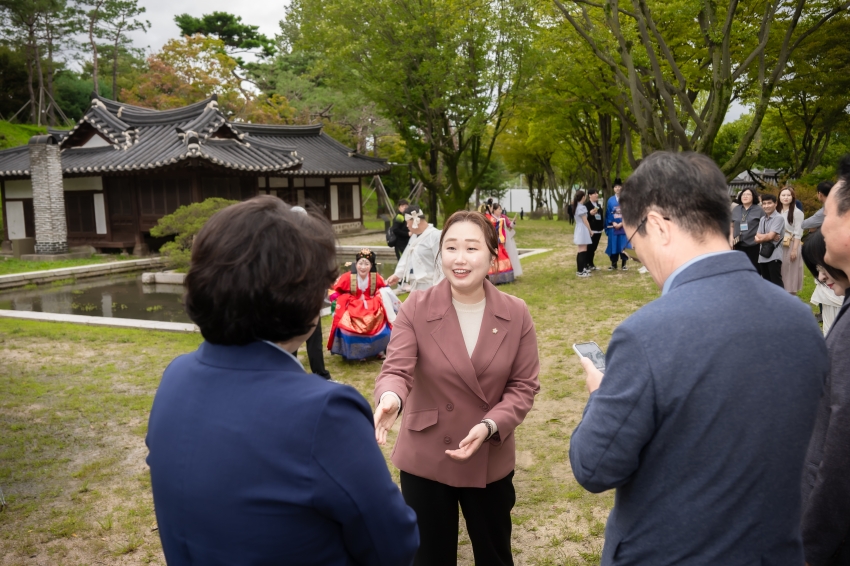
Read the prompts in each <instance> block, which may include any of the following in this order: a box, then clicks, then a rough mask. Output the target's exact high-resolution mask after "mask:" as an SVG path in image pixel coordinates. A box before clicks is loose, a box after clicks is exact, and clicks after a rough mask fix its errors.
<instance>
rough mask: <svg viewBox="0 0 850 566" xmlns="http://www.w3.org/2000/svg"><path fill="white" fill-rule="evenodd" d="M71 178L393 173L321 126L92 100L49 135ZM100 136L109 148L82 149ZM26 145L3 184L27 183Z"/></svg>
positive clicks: (1, 172) (9, 162)
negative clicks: (192, 163)
mask: <svg viewBox="0 0 850 566" xmlns="http://www.w3.org/2000/svg"><path fill="white" fill-rule="evenodd" d="M49 135H50V136H52V137H53V138H54V140H55V141H56V142H57V143H58V144H59V146H60V148H61V152H62V172H63V174H65V175H81V174H83V175H85V174H103V173H117V172H128V171H141V170H153V169H159V168H162V167H167V166H169V165H175V164H177V163H180V162H181V161H185V160H188V159H201V160H205V161H207V162H209V163H212V164H215V165H218V166H220V167H225V168H228V169H234V170H238V171H246V172H250V171H253V172H257V173H265V174H272V175H287V176H290V175H298V176H314V175H315V176H321V175H340V176H342V175H345V176H354V175H356V176H367V175H377V174H381V173H386V172H388V171H389V169H390V167H389V165H388V164H387V162H386V160H383V159H375V158H372V157H367V156H364V155H359V154H357V153H355V152H354V151H353V150H351V149H349V148H348V147H346V146H344V145H343V144H341V143H339V142H337V141H336V140H334V139H333V138H331V137H330V136H328V135H327V134H325V133H323V132H322V127H321V125H317V126H264V125H257V124H244V123H240V122H230V121H228V120H227V118H226V117H225V116H224V114H222V113H221V111H220V110H219V109H218V104H217V102H216V97H215V96H213V97H212V98H209V99H207V100H203V101H201V102H197V103H195V104H191V105H189V106H185V107H183V108H175V109H173V110H151V109H149V108H140V107H138V106H132V105H129V104H122V103H118V102H114V101H112V100H108V99H106V98H101V97H99V96H97V95H92V105H91V108H90V109H89V110H88V111H87V112H86V114H85V116H83V118H82V119H81V120H80V121H79V122H78V123H77V124H76V125H75V126H74V127H73V128H72V129H71V130H50V131H49ZM93 135H99V136H100V137H101V138H103V139H104V140H106V142H107V143H108V144H109V145H101V146H92V147H80V146H81V145H85V142H86V141H87V140H89V139H90V138H91V137H92V136H93ZM29 165H30V162H29V152H28V150H27V147H26V146H22V147H16V148H12V149H7V150H4V151H0V177H28V176H29V175H30V171H29Z"/></svg>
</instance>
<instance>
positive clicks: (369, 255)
mask: <svg viewBox="0 0 850 566" xmlns="http://www.w3.org/2000/svg"><path fill="white" fill-rule="evenodd" d="M361 259H368V260H369V263H371V264H372V270H371V271H372V273H377V272H378V262H377V259H378V257H377V256H376V255H375V252H373V251H372V250H370V249H369V248H361V249H360V251H359V252H358V253H357V255H356V256H355V258H354V265H355V266H356V265H357V262H358V261H360V260H361ZM354 270H355V268H354V267H352V271H354Z"/></svg>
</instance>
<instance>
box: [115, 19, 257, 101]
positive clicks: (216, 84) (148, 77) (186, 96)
mask: <svg viewBox="0 0 850 566" xmlns="http://www.w3.org/2000/svg"><path fill="white" fill-rule="evenodd" d="M223 47H224V45H223V42H222V41H221V40H219V39H213V38H211V37H205V36H201V35H195V36H192V37H183V38H181V39H172V40H169V41H168V42H167V43H166V44H165V45H164V46H163V47H162V50H161V51H159V52H158V53H155V54H153V55H151V56H150V57H149V58H148V70H147V71H146V72H145V73H143V74H142V75H140V76H139V77H138V80H137V81H136V84H134V85H133V86H132V87H130V88H127V89H124V90H123V91H122V92H121V98H122V99H123V100H125V101H126V102H128V103H130V104H136V105H139V106H145V107H148V108H156V109H158V110H165V109H168V108H179V107H181V106H186V105H187V104H192V103H193V102H198V101H199V100H203V99H204V98H208V97H209V96H211V95H213V94H216V95H218V104H219V106H220V107H221V108H222V109H223V110H225V111H226V112H229V113H231V114H234V115H238V114H239V113H241V112H243V111H244V109H245V106H246V104H247V101H246V100H245V99H244V98H243V97H242V95H241V88H240V85H239V79H238V78H237V77H235V76H234V74H233V70H234V69H235V68H236V65H237V63H236V61H235V60H234V59H233V58H232V57H230V56H229V55H227V54H226V53H225V52H224V49H223Z"/></svg>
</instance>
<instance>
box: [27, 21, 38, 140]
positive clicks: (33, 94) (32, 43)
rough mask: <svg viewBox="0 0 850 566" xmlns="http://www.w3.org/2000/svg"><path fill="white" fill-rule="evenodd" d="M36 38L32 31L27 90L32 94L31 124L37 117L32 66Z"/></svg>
mask: <svg viewBox="0 0 850 566" xmlns="http://www.w3.org/2000/svg"><path fill="white" fill-rule="evenodd" d="M34 44H35V38H34V34H33V33H30V36H29V42H28V44H27V79H28V80H27V91H29V95H30V124H35V121H36V118H35V114H36V112H37V110H36V100H35V89H33V88H32V81H33V78H34V77H33V68H32V60H33V52H34V51H35V45H34Z"/></svg>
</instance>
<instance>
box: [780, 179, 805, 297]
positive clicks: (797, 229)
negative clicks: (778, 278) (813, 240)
mask: <svg viewBox="0 0 850 566" xmlns="http://www.w3.org/2000/svg"><path fill="white" fill-rule="evenodd" d="M796 200H797V194H796V193H795V192H794V189H792V188H791V187H785V188H783V189H782V190H781V191H779V204H778V205H777V206H776V212H778V213H779V214H781V215H782V218H783V220H785V233H784V234H783V239H782V268H781V273H782V283H783V285H784V286H785V290H786V291H788V292H789V293H791V294H792V295H796V294H797V293H799V292H800V291H801V290H802V289H803V254H802V253H800V252H801V248H802V247H803V242H802V239H803V211H802V210H800V209H799V208H797V207H796V206H795V205H794V203H795V202H796Z"/></svg>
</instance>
